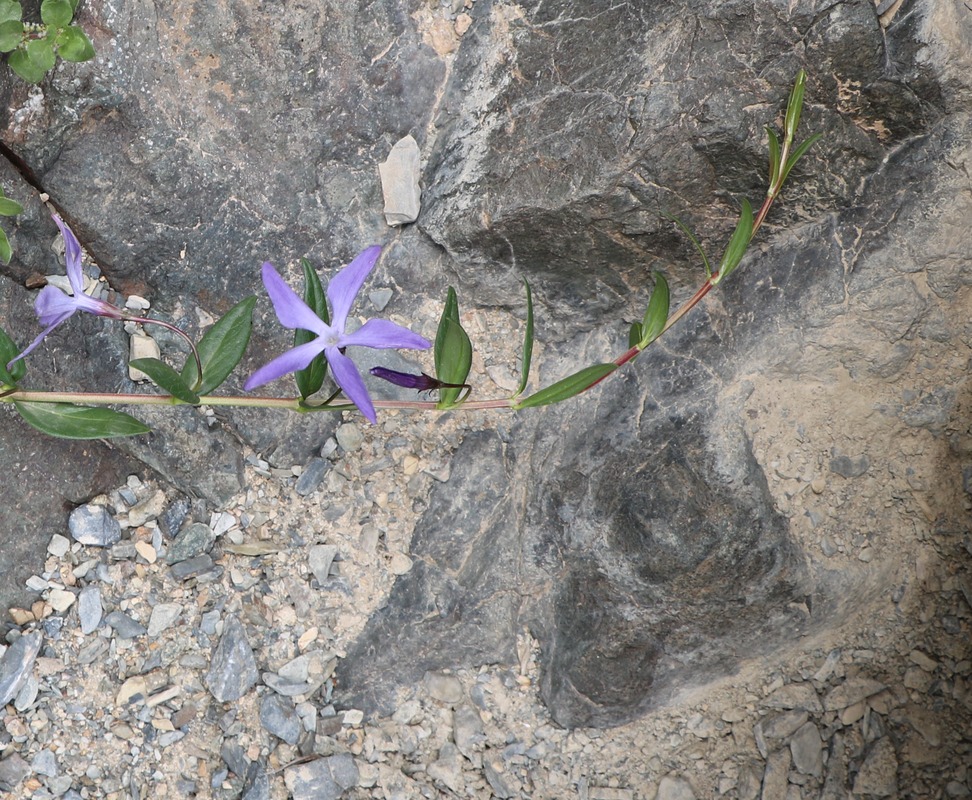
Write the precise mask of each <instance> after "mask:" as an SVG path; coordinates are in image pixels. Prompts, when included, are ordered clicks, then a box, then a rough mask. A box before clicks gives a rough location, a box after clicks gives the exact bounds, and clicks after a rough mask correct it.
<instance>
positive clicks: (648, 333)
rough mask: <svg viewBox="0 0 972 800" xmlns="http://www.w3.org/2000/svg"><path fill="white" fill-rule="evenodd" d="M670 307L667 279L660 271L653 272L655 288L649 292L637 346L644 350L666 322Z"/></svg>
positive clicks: (659, 333) (663, 327)
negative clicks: (649, 297) (649, 295)
mask: <svg viewBox="0 0 972 800" xmlns="http://www.w3.org/2000/svg"><path fill="white" fill-rule="evenodd" d="M670 307H671V298H670V294H669V291H668V281H666V280H665V276H664V275H662V274H661V273H660V272H656V273H655V289H654V291H653V292H652V293H651V299H650V300H649V301H648V308H646V309H645V316H644V319H642V321H641V339H640V341H639V342H638V347H639V349H641V350H644V349H645V348H646V347H647V346H648V345H650V344H651V343H652V342H653V341H655V339H657V338H658V337H659V336H660V335H661V332H662V331H663V330H665V323H666V322H668V311H669V309H670Z"/></svg>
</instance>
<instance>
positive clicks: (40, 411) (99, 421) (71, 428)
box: [14, 402, 152, 439]
mask: <svg viewBox="0 0 972 800" xmlns="http://www.w3.org/2000/svg"><path fill="white" fill-rule="evenodd" d="M14 406H15V407H16V409H17V412H18V413H19V414H20V416H21V417H23V418H24V420H25V421H26V422H27V424H28V425H30V426H32V427H34V428H37V430H39V431H41V432H42V433H46V434H48V435H49V436H57V437H59V438H61V439H110V438H112V437H115V436H135V435H137V434H140V433H150V432H151V430H152V429H151V428H149V427H148V426H147V425H144V424H143V423H141V422H139V421H138V420H137V419H135V417H132V416H130V415H128V414H123V413H122V412H121V411H112V410H111V409H110V408H91V407H90V406H75V405H71V404H70V403H24V402H14Z"/></svg>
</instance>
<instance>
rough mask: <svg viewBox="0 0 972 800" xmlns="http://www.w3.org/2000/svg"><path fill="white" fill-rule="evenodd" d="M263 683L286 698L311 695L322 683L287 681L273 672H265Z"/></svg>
mask: <svg viewBox="0 0 972 800" xmlns="http://www.w3.org/2000/svg"><path fill="white" fill-rule="evenodd" d="M263 682H264V683H265V684H266V685H267V686H269V687H270V688H271V689H273V690H274V691H275V692H276V693H277V694H282V695H283V696H284V697H297V696H298V695H302V694H311V693H313V692H315V691H316V690H317V689H318V688H319V687H320V685H321V682H320V681H291V680H287V679H286V678H282V677H280V676H279V675H277V674H276V673H273V672H264V673H263Z"/></svg>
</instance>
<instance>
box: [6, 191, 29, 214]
mask: <svg viewBox="0 0 972 800" xmlns="http://www.w3.org/2000/svg"><path fill="white" fill-rule="evenodd" d="M23 213H24V207H23V206H22V205H20V203H18V202H17V201H16V200H11V199H10V198H9V197H4V196H3V195H2V193H0V217H16V216H17V215H18V214H23Z"/></svg>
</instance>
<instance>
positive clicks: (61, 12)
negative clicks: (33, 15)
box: [40, 0, 74, 28]
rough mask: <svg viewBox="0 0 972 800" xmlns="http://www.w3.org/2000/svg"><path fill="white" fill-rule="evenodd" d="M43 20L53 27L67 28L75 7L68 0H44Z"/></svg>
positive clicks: (42, 4) (42, 6)
mask: <svg viewBox="0 0 972 800" xmlns="http://www.w3.org/2000/svg"><path fill="white" fill-rule="evenodd" d="M40 13H41V20H43V22H44V24H45V25H50V26H51V27H52V28H66V27H67V26H68V25H70V24H71V17H73V16H74V9H73V8H71V4H70V3H69V2H68V0H44V1H43V2H42V3H41V7H40Z"/></svg>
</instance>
